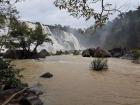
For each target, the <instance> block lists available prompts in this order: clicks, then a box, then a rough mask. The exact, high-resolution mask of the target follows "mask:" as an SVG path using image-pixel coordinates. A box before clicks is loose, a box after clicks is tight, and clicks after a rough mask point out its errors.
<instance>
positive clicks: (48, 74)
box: [40, 72, 53, 78]
mask: <svg viewBox="0 0 140 105" xmlns="http://www.w3.org/2000/svg"><path fill="white" fill-rule="evenodd" d="M40 77H42V78H52V77H53V74H51V73H49V72H47V73H45V74H43V75H41V76H40Z"/></svg>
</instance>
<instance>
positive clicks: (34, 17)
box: [16, 0, 140, 28]
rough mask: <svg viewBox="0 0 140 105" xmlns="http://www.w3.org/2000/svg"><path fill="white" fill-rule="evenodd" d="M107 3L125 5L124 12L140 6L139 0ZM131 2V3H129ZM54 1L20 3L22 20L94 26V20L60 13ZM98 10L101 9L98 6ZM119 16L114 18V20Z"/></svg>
mask: <svg viewBox="0 0 140 105" xmlns="http://www.w3.org/2000/svg"><path fill="white" fill-rule="evenodd" d="M106 1H107V2H112V3H113V4H117V6H118V7H119V6H121V5H123V4H125V5H124V6H123V7H122V8H124V10H126V9H127V10H130V9H134V8H136V7H137V6H138V4H140V2H139V0H106ZM128 1H129V2H128ZM53 2H54V0H26V1H25V2H22V3H18V4H17V5H16V6H17V9H18V10H19V11H20V16H21V19H22V20H25V21H33V22H37V21H38V22H41V23H44V24H49V25H54V24H61V25H67V26H71V27H76V28H79V27H80V28H86V27H89V26H91V25H93V24H94V20H93V19H90V20H89V21H85V19H83V18H81V19H76V18H73V17H72V16H70V15H69V14H68V13H67V12H66V11H63V12H62V11H60V10H59V9H58V8H56V7H55V6H54V4H53ZM96 8H99V7H98V6H96ZM116 15H117V14H115V15H114V16H112V17H111V18H114V17H115V16H116Z"/></svg>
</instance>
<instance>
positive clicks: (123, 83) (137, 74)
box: [15, 55, 140, 105]
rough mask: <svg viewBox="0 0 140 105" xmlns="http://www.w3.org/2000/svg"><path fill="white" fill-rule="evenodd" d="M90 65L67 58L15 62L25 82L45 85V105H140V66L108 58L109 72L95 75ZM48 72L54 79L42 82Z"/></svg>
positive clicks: (75, 58)
mask: <svg viewBox="0 0 140 105" xmlns="http://www.w3.org/2000/svg"><path fill="white" fill-rule="evenodd" d="M91 61H92V58H83V57H80V56H70V55H68V56H53V57H47V58H46V59H42V60H18V61H15V62H16V65H17V66H18V67H23V68H25V70H24V71H23V75H24V81H25V82H27V83H29V84H30V85H32V84H35V83H38V82H39V83H41V84H42V87H43V91H44V94H43V96H42V97H41V98H42V100H43V101H44V105H140V65H137V64H133V63H131V61H128V60H124V59H115V58H109V59H108V64H109V70H108V71H103V72H95V71H91V70H90V69H89V64H90V62H91ZM46 72H50V73H52V74H53V75H54V77H53V78H51V79H43V78H40V76H41V75H42V74H43V73H46Z"/></svg>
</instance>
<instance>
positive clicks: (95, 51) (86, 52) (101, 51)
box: [82, 47, 111, 57]
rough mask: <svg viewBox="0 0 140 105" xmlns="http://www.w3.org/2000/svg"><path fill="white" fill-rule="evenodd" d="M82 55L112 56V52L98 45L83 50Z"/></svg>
mask: <svg viewBox="0 0 140 105" xmlns="http://www.w3.org/2000/svg"><path fill="white" fill-rule="evenodd" d="M82 56H83V57H111V54H110V52H109V51H107V50H105V49H103V48H100V47H97V48H96V49H95V48H89V49H86V50H84V51H83V52H82Z"/></svg>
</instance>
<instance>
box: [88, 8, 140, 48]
mask: <svg viewBox="0 0 140 105" xmlns="http://www.w3.org/2000/svg"><path fill="white" fill-rule="evenodd" d="M91 29H92V27H90V28H88V29H87V30H86V33H90V34H91V35H93V37H94V38H93V39H92V40H93V41H94V44H95V45H96V46H98V45H99V46H103V47H105V48H108V49H111V48H114V47H122V48H123V47H125V48H140V7H138V8H137V10H134V11H129V12H126V13H123V14H121V15H119V16H118V17H117V18H115V19H114V20H113V21H112V22H108V23H107V24H106V25H105V26H104V27H102V28H101V29H97V31H96V33H94V31H93V30H91Z"/></svg>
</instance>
